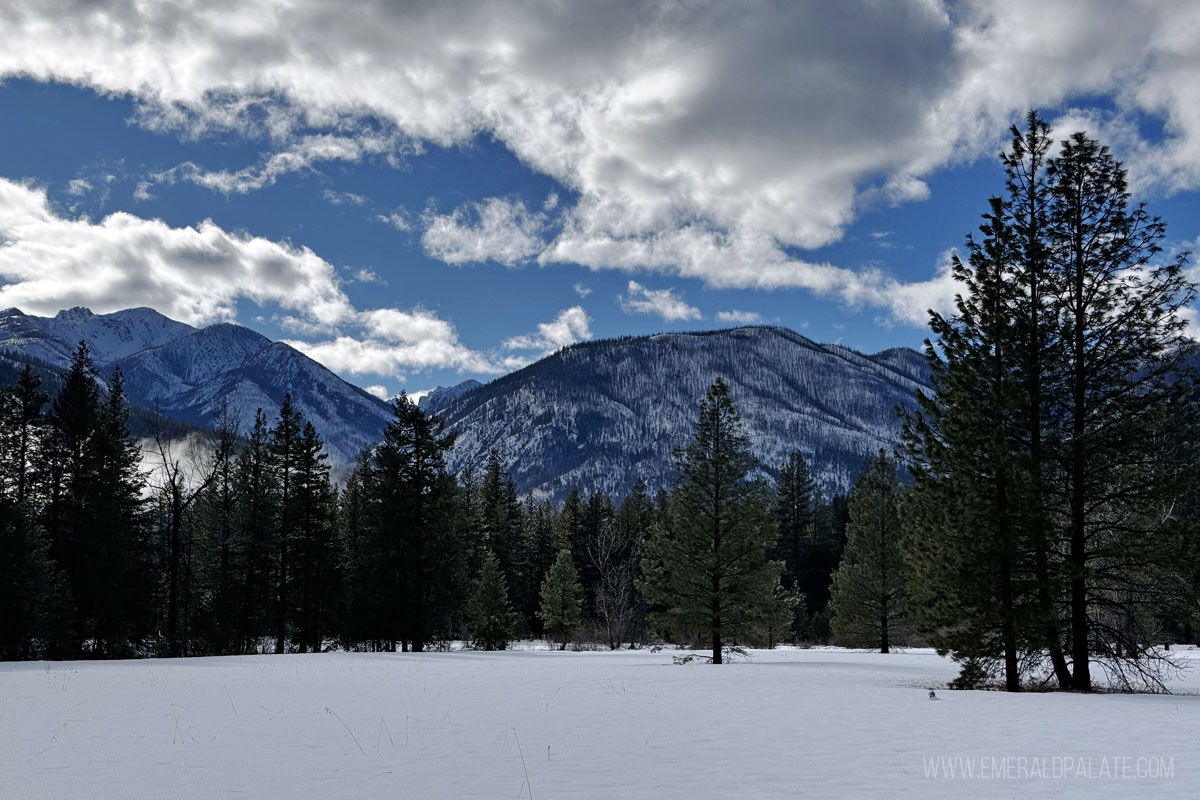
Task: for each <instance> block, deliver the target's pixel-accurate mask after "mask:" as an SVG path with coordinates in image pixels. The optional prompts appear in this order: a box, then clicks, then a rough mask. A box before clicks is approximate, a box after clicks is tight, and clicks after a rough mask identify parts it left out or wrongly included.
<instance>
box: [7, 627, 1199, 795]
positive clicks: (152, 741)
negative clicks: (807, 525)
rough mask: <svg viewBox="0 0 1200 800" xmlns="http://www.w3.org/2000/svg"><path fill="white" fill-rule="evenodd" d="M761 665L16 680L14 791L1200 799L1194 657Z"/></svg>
mask: <svg viewBox="0 0 1200 800" xmlns="http://www.w3.org/2000/svg"><path fill="white" fill-rule="evenodd" d="M752 655H753V657H752V659H751V660H750V661H748V662H741V663H734V664H728V665H725V666H721V667H712V666H708V665H703V664H697V663H693V664H687V665H674V664H672V658H671V656H672V654H671V653H670V652H669V651H663V652H659V653H652V652H648V651H638V652H617V653H571V652H568V653H559V652H545V651H542V652H536V651H535V652H531V651H515V652H505V653H482V652H451V653H422V654H365V653H327V654H319V655H288V656H247V657H236V658H207V659H181V660H146V661H125V662H59V663H26V664H5V665H0V797H3V798H22V799H24V800H32V799H33V798H120V799H121V800H127V799H130V798H156V799H157V798H220V797H251V798H274V797H278V798H322V799H323V800H324V799H325V798H341V797H353V798H374V797H379V798H439V799H440V800H449V799H450V798H465V797H478V798H514V799H515V798H518V797H525V798H534V800H537V799H539V798H654V799H655V800H667V798H718V797H719V798H729V797H736V798H747V799H750V798H766V797H781V798H782V797H789V798H792V797H802V796H804V797H945V798H961V797H984V798H987V797H1080V798H1083V797H1089V798H1090V797H1147V796H1153V797H1156V798H1161V797H1198V796H1200V749H1198V747H1197V745H1198V744H1200V694H1196V692H1198V691H1200V675H1198V674H1197V673H1200V655H1196V654H1194V653H1191V654H1189V655H1193V656H1194V657H1196V659H1197V669H1194V670H1192V671H1190V672H1189V673H1188V674H1187V675H1186V676H1185V677H1184V678H1183V679H1182V680H1181V681H1180V682H1179V683H1178V684H1176V685H1175V686H1174V687H1173V688H1175V689H1176V691H1177V692H1180V693H1178V694H1175V695H1171V696H1166V695H1138V696H1131V695H1115V694H1114V695H1094V696H1081V695H1072V694H1022V695H1006V694H1003V693H1000V692H951V691H947V690H941V689H939V691H938V693H937V696H938V697H937V699H936V700H930V698H929V696H928V695H929V691H928V689H929V687H931V686H937V687H940V686H942V685H944V684H945V682H946V681H947V680H949V679H950V678H952V677H953V676H954V674H955V672H956V670H955V665H954V664H952V663H950V662H948V661H945V660H943V659H941V658H939V657H938V656H936V655H935V654H933V653H930V652H908V653H897V654H891V655H879V654H877V653H861V652H850V651H844V650H834V649H818V650H777V651H756V652H754V653H753V654H752ZM947 770H953V771H954V772H955V773H956V775H955V776H954V777H947V776H946V772H947ZM966 770H970V771H972V772H973V774H974V776H973V777H964V776H963V774H962V773H963V772H964V771H966Z"/></svg>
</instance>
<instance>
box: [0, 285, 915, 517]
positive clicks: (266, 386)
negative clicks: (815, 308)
mask: <svg viewBox="0 0 1200 800" xmlns="http://www.w3.org/2000/svg"><path fill="white" fill-rule="evenodd" d="M80 339H83V340H85V341H86V342H87V343H88V347H89V349H90V350H91V352H92V356H93V358H94V359H95V361H96V364H97V366H98V367H99V368H100V369H101V371H102V372H103V373H105V374H108V373H110V372H111V370H112V369H113V368H114V367H115V366H117V365H120V367H121V369H122V371H123V372H124V374H125V378H126V386H127V388H128V391H129V395H130V398H131V400H132V401H133V402H134V403H136V404H137V405H140V406H142V407H144V408H148V409H157V410H158V411H159V412H160V413H161V414H163V415H164V416H167V417H170V418H174V419H178V420H182V421H184V422H186V423H190V424H194V425H198V426H203V427H211V426H212V425H213V424H214V422H215V420H216V419H217V417H218V416H219V414H220V411H221V406H222V403H228V405H229V407H230V408H231V409H232V410H233V411H234V412H235V413H236V415H237V418H238V420H239V423H240V424H241V426H242V429H243V430H244V431H246V430H249V428H250V426H251V425H252V424H253V420H254V412H255V410H256V409H258V408H262V409H263V411H265V412H266V413H267V415H268V417H269V418H270V419H271V420H272V421H274V418H275V416H276V415H277V414H278V411H279V404H280V403H281V402H282V400H283V396H284V393H285V392H291V394H292V399H293V401H294V403H295V404H296V406H297V408H298V409H299V410H300V412H301V413H302V414H303V415H304V417H305V418H306V419H308V420H310V421H311V422H312V423H313V424H314V425H315V426H316V427H317V430H318V431H320V433H321V435H322V437H323V438H324V439H325V442H326V445H327V447H328V449H329V451H330V456H331V461H333V462H334V463H335V464H340V465H346V464H349V463H351V462H353V460H354V458H355V457H356V456H357V454H358V453H359V451H360V450H361V449H362V448H363V447H364V446H367V445H370V444H373V443H375V442H377V441H378V440H379V439H380V438H381V437H382V432H383V429H384V427H385V426H386V425H387V423H388V421H389V420H390V419H391V416H392V415H391V408H390V406H389V404H388V403H385V402H383V401H381V400H379V399H378V398H376V397H373V396H372V395H370V394H367V393H366V392H364V391H363V390H362V389H360V388H358V387H356V386H353V385H351V384H349V383H347V382H346V381H344V380H342V379H341V378H339V377H338V376H336V375H334V374H333V373H332V372H330V371H329V370H327V369H326V368H325V367H322V366H321V365H320V364H318V363H316V362H315V361H313V360H312V359H310V358H308V357H307V356H305V355H304V354H302V353H300V352H298V351H296V350H294V349H292V348H291V347H289V346H288V345H286V344H283V343H282V342H272V341H271V340H269V339H267V338H266V337H265V336H262V335H260V334H258V333H255V332H254V331H251V330H249V329H248V328H243V327H241V326H238V325H231V324H218V325H212V326H209V327H207V328H201V329H197V328H193V327H191V326H189V325H185V324H183V323H180V322H175V321H174V320H170V319H168V318H166V317H164V316H163V315H161V314H159V313H158V312H156V311H153V310H151V309H148V308H135V309H129V310H127V311H119V312H116V313H112V314H99V315H98V314H93V313H91V312H90V311H88V310H87V309H86V308H72V309H69V310H67V311H62V312H59V313H58V314H57V315H55V316H54V317H37V316H32V315H29V314H23V313H22V312H20V311H18V310H17V309H8V310H6V311H0V351H7V352H8V353H10V354H11V355H10V356H9V357H8V360H9V362H10V366H11V363H12V362H14V360H15V359H18V358H19V357H20V356H22V355H28V356H32V357H34V358H36V359H38V360H40V361H43V362H46V363H47V364H49V365H52V366H54V367H58V368H60V369H61V368H64V367H66V366H67V365H69V363H70V359H71V354H72V352H73V351H74V349H75V347H76V345H77V344H78V342H79V341H80ZM718 376H721V377H724V378H725V380H726V381H727V382H728V383H729V385H730V388H731V390H732V396H733V400H734V403H735V405H736V406H737V408H738V410H739V412H740V413H741V414H742V416H743V418H744V419H745V420H746V423H747V426H748V428H749V431H750V434H751V442H752V447H753V449H754V452H755V455H756V456H757V457H758V458H759V460H760V462H761V465H762V468H761V474H763V475H768V476H773V475H774V474H775V473H776V472H777V469H778V467H779V465H780V464H782V462H783V461H784V459H785V458H786V457H787V455H788V453H789V452H790V451H792V450H793V449H799V450H801V451H802V452H803V453H804V454H805V456H806V457H807V458H808V460H809V463H810V465H811V466H812V469H813V471H814V474H815V477H816V478H817V481H818V483H819V484H820V486H821V488H822V489H823V490H825V491H826V492H830V491H844V490H846V489H848V488H849V486H850V485H851V484H852V483H853V480H854V477H855V476H856V475H857V473H858V471H859V470H860V468H861V466H862V464H863V461H864V459H865V458H867V457H868V456H870V455H872V454H874V453H875V452H877V451H878V450H879V449H880V448H885V449H891V448H892V447H894V445H895V443H896V441H897V440H898V438H899V427H900V425H899V420H898V418H897V415H896V407H897V406H901V405H903V406H911V405H912V404H913V403H914V402H915V395H916V392H917V391H918V390H919V389H922V388H927V387H928V371H927V368H926V365H925V360H924V358H923V357H922V356H921V355H920V354H919V353H917V352H916V351H915V350H911V349H907V348H896V349H892V350H885V351H883V352H881V353H876V354H875V355H863V354H861V353H858V352H855V351H853V350H850V349H848V348H845V347H840V346H838V345H822V344H817V343H816V342H813V341H811V340H809V339H806V338H805V337H803V336H801V335H799V334H797V333H795V332H793V331H790V330H786V329H784V328H776V327H745V328H736V329H730V330H720V331H711V332H707V333H670V334H658V335H655V336H641V337H627V338H620V339H609V340H601V341H591V342H584V343H581V344H576V345H572V346H570V347H567V348H564V349H563V350H560V351H559V352H557V353H555V354H554V355H551V356H548V357H546V358H544V359H542V360H541V361H538V362H537V363H535V364H531V365H530V366H528V367H525V368H524V369H521V370H519V371H517V372H514V373H511V374H509V375H506V376H504V377H502V378H499V379H497V380H495V381H492V382H491V383H489V384H486V385H483V384H480V383H479V382H477V381H465V382H463V383H461V384H458V385H456V386H450V387H438V388H437V389H435V390H434V391H432V392H430V393H428V394H426V395H425V396H423V397H422V398H421V400H420V405H421V407H422V408H423V409H425V410H426V411H427V412H430V413H436V414H438V415H440V416H442V417H443V418H444V419H445V420H446V422H447V424H448V425H449V427H450V429H452V430H453V431H455V432H456V433H457V434H458V442H457V444H456V446H455V448H454V450H453V451H452V452H451V454H450V457H449V465H450V467H451V468H452V469H454V470H458V469H461V468H463V467H464V466H466V465H468V464H475V465H482V464H483V463H484V462H485V461H486V459H487V455H488V453H489V451H491V450H493V449H495V450H496V451H497V452H498V453H499V454H500V457H501V459H502V460H503V461H504V462H505V464H507V465H508V466H509V468H510V469H511V471H512V473H513V477H514V479H515V481H516V484H517V487H518V489H519V490H520V491H521V492H527V491H533V492H535V493H537V494H539V495H542V496H547V497H551V498H555V499H561V498H562V497H563V496H564V495H565V494H566V492H567V491H568V489H569V488H570V487H571V486H573V485H578V486H581V487H583V488H584V489H585V490H593V489H604V490H606V491H609V492H613V493H616V494H618V495H620V494H624V493H625V492H627V491H628V490H629V489H630V488H632V487H633V485H634V483H636V482H637V481H638V480H643V481H645V482H646V484H647V485H648V486H649V487H650V489H651V490H652V491H653V490H657V489H658V488H660V487H662V486H665V485H667V484H668V483H669V481H670V477H671V474H672V472H673V468H674V462H673V457H672V451H673V450H674V448H676V447H680V446H682V445H684V444H686V442H687V440H688V437H689V436H690V435H691V431H692V426H693V424H694V423H695V419H696V414H697V410H698V408H699V403H700V399H701V398H702V397H703V395H704V393H705V391H706V390H707V389H708V387H709V386H710V385H711V383H712V382H713V380H714V379H715V378H717V377H718Z"/></svg>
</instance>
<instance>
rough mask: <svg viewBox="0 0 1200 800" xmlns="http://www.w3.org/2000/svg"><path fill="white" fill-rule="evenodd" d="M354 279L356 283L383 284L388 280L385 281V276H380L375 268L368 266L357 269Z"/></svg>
mask: <svg viewBox="0 0 1200 800" xmlns="http://www.w3.org/2000/svg"><path fill="white" fill-rule="evenodd" d="M354 281H355V282H356V283H382V284H386V283H387V281H385V280H384V279H383V278H381V277H379V273H378V272H376V271H375V270H373V269H368V268H367V267H362V268H360V269H357V270H355V272H354Z"/></svg>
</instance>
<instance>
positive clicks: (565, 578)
mask: <svg viewBox="0 0 1200 800" xmlns="http://www.w3.org/2000/svg"><path fill="white" fill-rule="evenodd" d="M541 596H542V604H541V608H540V609H539V611H538V618H539V619H541V621H542V624H543V625H544V626H545V630H546V632H547V633H557V634H558V637H559V642H560V644H559V648H558V649H559V650H566V649H567V640H568V638H569V637H570V635H571V632H572V631H574V630H575V629H576V628H578V627H579V623H580V622H581V621H582V609H583V587H582V586H580V585H579V575H578V573H576V571H575V562H574V560H573V559H572V558H571V554H570V553H569V552H568V551H566V550H560V551H558V557H557V558H555V559H554V564H553V566H551V567H550V571H549V572H548V573H547V574H546V580H545V581H544V582H543V583H542V591H541Z"/></svg>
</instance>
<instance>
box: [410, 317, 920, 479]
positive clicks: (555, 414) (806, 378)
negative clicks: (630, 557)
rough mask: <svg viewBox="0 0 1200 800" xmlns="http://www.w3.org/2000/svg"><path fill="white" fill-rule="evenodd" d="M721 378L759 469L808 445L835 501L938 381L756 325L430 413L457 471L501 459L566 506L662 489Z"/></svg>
mask: <svg viewBox="0 0 1200 800" xmlns="http://www.w3.org/2000/svg"><path fill="white" fill-rule="evenodd" d="M718 376H722V377H724V378H725V380H726V381H727V382H728V383H729V384H730V387H731V390H732V396H733V400H734V403H735V405H736V406H737V408H738V410H739V412H740V413H741V415H742V417H743V418H744V419H745V421H746V423H747V425H748V428H749V431H750V435H751V442H752V447H753V449H754V452H755V455H756V456H757V457H758V458H759V460H760V462H761V464H762V473H763V474H764V475H774V474H775V472H776V471H777V468H778V466H779V465H780V464H781V463H782V462H783V460H784V459H785V458H786V457H787V454H788V453H789V452H790V451H791V450H792V449H795V448H799V449H800V450H801V451H802V452H803V453H804V454H805V456H806V457H807V458H808V460H809V463H810V466H811V467H812V469H813V471H814V473H815V475H816V477H817V480H818V483H819V484H820V486H821V487H822V488H823V489H824V490H825V491H835V490H837V491H844V490H846V489H848V488H849V487H850V485H851V484H852V483H853V480H854V478H855V476H856V475H857V473H858V471H859V469H860V467H861V466H862V463H863V460H864V459H865V458H866V457H867V456H869V455H871V454H873V453H875V452H877V451H878V450H879V449H880V448H885V449H888V450H891V449H892V448H893V447H894V445H895V443H896V442H897V440H898V438H899V429H900V423H899V419H898V417H897V414H896V407H897V406H899V405H905V406H911V405H912V404H913V403H914V402H915V395H916V392H917V391H918V390H919V389H922V388H926V387H927V385H928V384H927V381H928V373H927V370H926V368H925V361H924V358H923V357H922V356H921V355H920V354H919V353H917V352H916V351H915V350H911V349H907V348H895V349H891V350H886V351H884V352H881V353H877V354H875V355H863V354H861V353H858V352H855V351H853V350H850V349H848V348H845V347H840V346H837V345H821V344H817V343H816V342H813V341H810V340H809V339H806V338H805V337H803V336H800V335H799V334H797V333H795V332H793V331H790V330H786V329H783V328H772V327H747V328H737V329H733V330H721V331H713V332H708V333H672V334H659V335H656V336H647V337H636V338H622V339H613V340H606V341H593V342H586V343H582V344H577V345H573V346H571V347H568V348H566V349H564V350H561V351H559V352H558V353H556V354H554V355H552V356H549V357H547V358H545V359H543V360H541V361H539V362H537V363H535V364H532V365H530V366H528V367H526V368H524V369H522V370H519V371H517V372H514V373H512V374H510V375H507V376H505V377H503V378H499V379H497V380H495V381H493V382H492V383H489V384H487V385H486V386H483V387H479V388H475V389H473V390H471V391H468V392H466V393H465V394H463V395H462V396H461V397H459V398H457V399H451V400H449V402H445V403H440V404H435V407H433V408H432V409H431V410H434V411H436V412H437V413H439V414H440V415H442V416H443V417H444V418H445V419H446V421H447V422H448V424H449V426H450V428H451V429H452V430H454V431H456V432H457V433H458V443H457V444H456V446H455V449H454V451H453V453H452V455H451V459H450V461H451V466H452V467H454V468H461V467H463V466H464V465H466V464H482V463H483V462H484V460H485V459H486V457H487V453H488V452H489V451H490V450H492V449H495V450H497V451H498V453H499V454H500V457H501V458H502V459H503V460H504V462H505V463H506V464H508V465H510V468H511V469H512V471H513V475H514V478H515V480H516V482H517V486H518V488H519V489H520V490H522V491H527V490H532V491H535V492H538V493H540V494H545V495H547V496H551V497H555V498H561V497H562V496H563V495H564V494H565V492H566V491H567V489H568V488H569V487H570V486H572V485H576V484H577V485H580V486H583V487H587V488H603V489H605V490H608V491H612V492H616V493H618V494H623V493H624V492H626V491H628V490H629V489H630V488H631V487H632V486H633V484H634V483H635V482H636V481H637V480H639V479H641V480H644V481H645V482H646V483H647V484H648V485H649V486H650V487H651V489H657V488H658V487H660V486H664V485H666V483H667V482H668V481H669V478H670V475H671V474H672V471H673V459H672V451H673V449H674V448H676V447H680V446H683V445H684V444H686V442H687V440H688V437H689V436H690V434H691V431H692V426H693V424H694V422H695V419H696V414H697V411H698V409H699V403H700V400H701V398H702V397H703V395H704V393H705V391H706V390H707V388H708V387H709V386H710V385H711V383H712V382H713V380H714V379H715V378H717V377H718ZM448 394H449V393H446V392H443V395H442V396H443V397H445V396H447V395H448Z"/></svg>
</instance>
